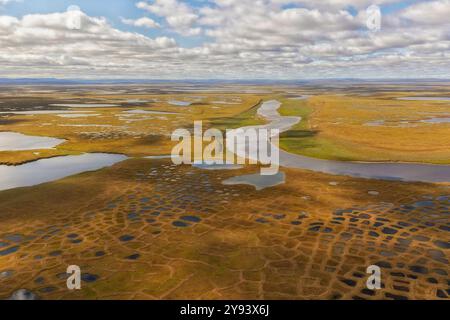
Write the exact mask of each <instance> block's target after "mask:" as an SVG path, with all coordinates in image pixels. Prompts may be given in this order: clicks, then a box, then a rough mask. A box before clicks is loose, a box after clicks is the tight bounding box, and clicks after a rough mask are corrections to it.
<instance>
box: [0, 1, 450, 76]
mask: <svg viewBox="0 0 450 320" xmlns="http://www.w3.org/2000/svg"><path fill="white" fill-rule="evenodd" d="M369 7H370V9H368V8H369ZM378 9H379V10H380V11H379V12H380V19H377V10H378ZM378 21H379V23H378ZM0 77H1V78H6V77H11V78H12V77H13V78H24V77H26V78H39V77H45V78H77V79H133V78H136V79H287V80H289V79H295V80H297V79H326V78H370V79H379V78H387V79H388V78H396V79H398V78H446V79H449V78H450V0H423V1H418V0H320V1H319V0H310V1H304V0H186V1H182V0H95V1H93V0H0Z"/></svg>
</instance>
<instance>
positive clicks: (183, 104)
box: [167, 100, 192, 107]
mask: <svg viewBox="0 0 450 320" xmlns="http://www.w3.org/2000/svg"><path fill="white" fill-rule="evenodd" d="M167 103H168V104H171V105H173V106H180V107H187V106H190V105H191V104H192V103H191V102H187V101H179V100H169V101H167Z"/></svg>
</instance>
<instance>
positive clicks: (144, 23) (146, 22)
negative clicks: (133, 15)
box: [121, 17, 161, 29]
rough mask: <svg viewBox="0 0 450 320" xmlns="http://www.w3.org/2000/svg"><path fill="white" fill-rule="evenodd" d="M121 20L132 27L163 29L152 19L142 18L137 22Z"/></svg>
mask: <svg viewBox="0 0 450 320" xmlns="http://www.w3.org/2000/svg"><path fill="white" fill-rule="evenodd" d="M121 20H122V22H123V23H125V24H128V25H132V26H135V27H145V28H150V29H152V28H160V27H161V25H160V24H159V23H157V22H156V21H155V20H153V19H150V18H148V17H142V18H139V19H136V20H133V19H125V18H122V19H121Z"/></svg>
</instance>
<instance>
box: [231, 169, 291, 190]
mask: <svg viewBox="0 0 450 320" xmlns="http://www.w3.org/2000/svg"><path fill="white" fill-rule="evenodd" d="M285 179H286V176H285V174H284V172H278V173H277V174H275V175H271V176H264V175H261V174H259V173H256V174H247V175H243V176H237V177H232V178H229V179H226V180H224V181H222V184H224V185H237V184H247V185H251V186H254V187H255V188H256V190H262V189H265V188H270V187H274V186H277V185H279V184H283V183H284V182H285Z"/></svg>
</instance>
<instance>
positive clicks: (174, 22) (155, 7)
mask: <svg viewBox="0 0 450 320" xmlns="http://www.w3.org/2000/svg"><path fill="white" fill-rule="evenodd" d="M136 6H137V7H138V8H139V9H143V10H146V11H148V12H150V13H153V14H155V15H157V16H159V17H164V18H165V20H166V22H167V24H168V25H169V27H170V28H171V29H172V30H173V31H175V32H178V33H180V34H183V35H188V36H191V35H198V34H200V33H201V29H200V28H195V27H193V26H194V24H195V22H196V21H197V19H198V15H197V14H196V13H194V10H193V9H192V8H190V7H189V6H188V5H186V4H184V3H181V2H179V1H177V0H154V1H153V2H152V3H149V2H146V1H140V2H138V3H137V4H136Z"/></svg>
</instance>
